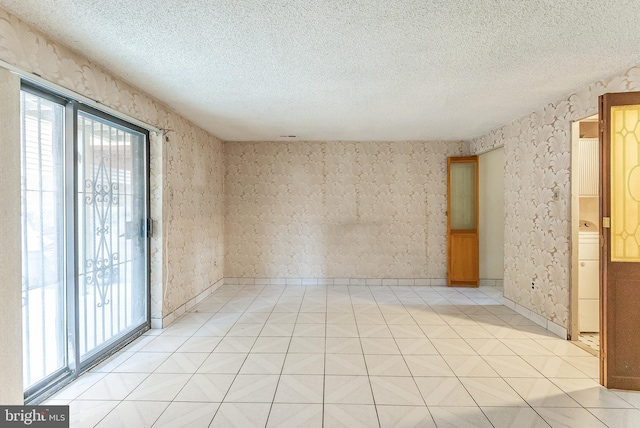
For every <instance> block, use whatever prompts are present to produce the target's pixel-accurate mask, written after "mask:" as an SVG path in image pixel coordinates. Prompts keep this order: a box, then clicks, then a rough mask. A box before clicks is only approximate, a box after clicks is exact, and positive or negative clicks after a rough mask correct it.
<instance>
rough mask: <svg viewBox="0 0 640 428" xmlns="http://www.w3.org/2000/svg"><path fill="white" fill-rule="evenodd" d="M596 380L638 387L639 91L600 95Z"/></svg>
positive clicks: (607, 384) (639, 374)
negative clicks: (598, 349)
mask: <svg viewBox="0 0 640 428" xmlns="http://www.w3.org/2000/svg"><path fill="white" fill-rule="evenodd" d="M600 135H601V140H600V141H601V144H600V149H601V163H600V175H601V180H600V183H601V192H600V195H601V197H600V221H601V225H602V227H601V231H602V232H601V238H600V239H601V241H600V243H601V247H600V257H601V258H600V260H601V264H600V266H601V267H600V284H601V287H600V302H601V304H600V305H601V306H600V311H601V313H600V323H601V324H600V332H601V334H600V349H601V351H600V381H601V383H602V384H603V385H604V386H606V387H607V388H618V389H633V390H640V339H639V338H638V334H639V333H640V93H638V92H629V93H619V94H605V95H603V96H601V97H600Z"/></svg>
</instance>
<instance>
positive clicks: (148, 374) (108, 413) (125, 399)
mask: <svg viewBox="0 0 640 428" xmlns="http://www.w3.org/2000/svg"><path fill="white" fill-rule="evenodd" d="M149 376H151V373H147V376H145V378H144V379H142V381H141V382H140V383H139V384H138V385H137V386H136V387H135V388H133V389H132V390H131V392H129V393H128V394H127V395H125V397H124V398H122V399H121V400H114V401H119V403H118V404H116V405H115V406H114V407H113V409H111V410H109V411H108V412H107V413H106V414H105V415H104V416H103V417H102V418H101V419H100V420H99V421H98V422H96V424H95V425H94V427H95V426H97V425H99V424H100V423H101V422H102V421H103V420H104V419H106V418H107V416H109V415H110V414H111V413H112V412H113V411H115V410H116V409H117V408H118V406H120V404H122V403H123V402H125V401H127V397H128V396H129V395H131V394H132V393H133V391H135V390H136V389H138V387H139V386H140V385H142V383H143V382H144V381H145V380H147V379H148V378H149ZM103 379H104V378H103ZM94 385H95V384H94ZM85 392H86V391H85ZM73 401H75V400H73ZM73 401H72V403H73ZM95 401H99V400H95ZM103 401H111V400H103ZM72 403H69V405H71V404H72ZM155 422H156V421H154V423H155Z"/></svg>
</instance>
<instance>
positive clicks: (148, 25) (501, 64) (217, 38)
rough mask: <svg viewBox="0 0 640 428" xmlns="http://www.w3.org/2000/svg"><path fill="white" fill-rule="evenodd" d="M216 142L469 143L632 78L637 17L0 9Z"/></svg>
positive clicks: (436, 2)
mask: <svg viewBox="0 0 640 428" xmlns="http://www.w3.org/2000/svg"><path fill="white" fill-rule="evenodd" d="M0 7H3V8H5V9H6V10H7V11H9V12H11V13H14V14H15V15H17V16H18V17H20V18H22V19H23V20H25V21H26V22H28V23H31V24H34V25H35V26H36V27H38V28H40V29H42V30H43V31H44V32H45V33H47V34H49V35H50V36H51V37H52V38H54V39H56V40H58V41H60V42H62V43H63V44H66V45H67V46H69V47H71V48H73V49H75V50H76V51H78V52H80V53H82V54H84V55H86V56H87V57H89V58H90V59H92V60H94V61H96V62H97V63H99V64H101V65H103V66H104V67H105V68H107V69H109V70H111V71H112V72H114V73H115V74H116V75H119V76H121V77H123V78H124V79H125V80H127V81H129V82H130V83H132V84H134V85H135V86H137V87H139V88H141V89H143V90H145V91H147V92H149V93H150V94H152V95H153V96H155V97H156V98H158V99H159V100H161V101H164V102H166V103H167V104H170V105H172V106H173V107H174V108H175V109H176V110H177V111H178V112H179V113H181V114H182V115H184V116H186V117H188V118H190V119H191V120H192V121H193V122H195V123H196V124H198V125H200V126H202V127H203V128H205V129H207V130H208V131H210V132H211V133H213V134H214V135H216V136H218V137H220V138H222V139H223V140H279V139H281V138H279V136H280V135H296V136H297V139H299V140H436V139H467V138H472V137H476V136H479V135H481V134H483V133H485V132H487V131H489V130H490V129H493V128H496V127H498V126H500V125H503V124H505V123H507V122H509V121H511V120H513V119H515V118H518V117H521V116H523V115H525V114H528V113H530V112H531V111H533V110H535V109H536V108H538V107H540V106H541V105H543V104H544V103H546V102H550V101H555V100H556V99H558V98H560V97H561V96H563V95H565V94H567V93H569V92H571V91H573V90H575V89H577V88H579V87H581V86H583V85H585V84H587V83H590V82H592V81H594V80H597V79H599V78H601V77H605V76H607V75H610V74H613V73H615V72H618V71H622V70H624V69H625V68H626V67H628V66H631V65H633V64H636V63H639V62H640V49H639V48H638V46H640V2H638V1H637V0H631V1H623V0H617V1H615V2H607V1H602V0H598V1H580V0H555V1H554V0H548V1H542V0H538V1H534V0H531V1H523V0H512V1H504V0H473V1H469V0H361V1H350V0H344V1H330V0H319V1H308V0H298V1H296V0H244V1H237V0H216V1H212V0H200V1H198V0H108V1H105V0H0Z"/></svg>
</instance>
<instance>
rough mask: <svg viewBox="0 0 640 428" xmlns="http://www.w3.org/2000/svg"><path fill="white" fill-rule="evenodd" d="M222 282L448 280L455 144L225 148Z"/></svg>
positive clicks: (461, 150)
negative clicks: (450, 169)
mask: <svg viewBox="0 0 640 428" xmlns="http://www.w3.org/2000/svg"><path fill="white" fill-rule="evenodd" d="M224 147H225V162H226V176H225V208H226V220H225V250H226V251H225V254H226V256H225V276H227V277H297V278H314V277H319V278H323V277H333V278H345V277H346V278H446V242H447V241H446V215H445V212H446V209H447V208H446V203H447V201H446V189H447V185H446V168H447V163H446V158H447V156H460V155H463V154H466V150H467V147H466V144H464V143H458V142H393V143H389V142H287V143H284V142H283V143H280V142H252V143H246V142H243V143H233V142H230V143H225V145H224Z"/></svg>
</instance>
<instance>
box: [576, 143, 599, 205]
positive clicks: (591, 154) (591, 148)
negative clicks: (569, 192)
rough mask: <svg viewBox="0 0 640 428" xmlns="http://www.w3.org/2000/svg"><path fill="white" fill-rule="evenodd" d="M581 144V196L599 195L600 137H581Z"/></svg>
mask: <svg viewBox="0 0 640 428" xmlns="http://www.w3.org/2000/svg"><path fill="white" fill-rule="evenodd" d="M579 144H580V145H579V150H580V196H598V183H599V180H598V178H599V170H598V159H599V153H598V149H599V144H598V139H597V138H580V141H579Z"/></svg>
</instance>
